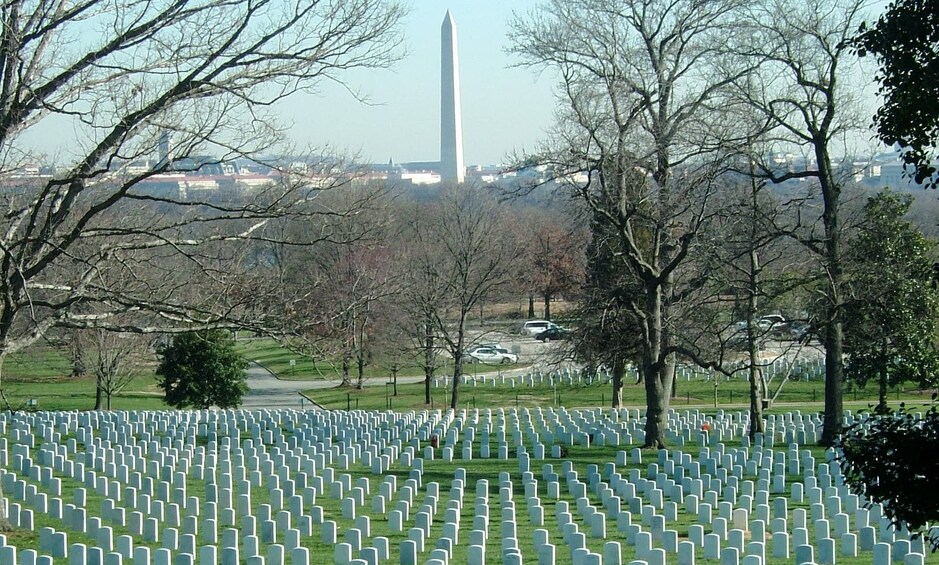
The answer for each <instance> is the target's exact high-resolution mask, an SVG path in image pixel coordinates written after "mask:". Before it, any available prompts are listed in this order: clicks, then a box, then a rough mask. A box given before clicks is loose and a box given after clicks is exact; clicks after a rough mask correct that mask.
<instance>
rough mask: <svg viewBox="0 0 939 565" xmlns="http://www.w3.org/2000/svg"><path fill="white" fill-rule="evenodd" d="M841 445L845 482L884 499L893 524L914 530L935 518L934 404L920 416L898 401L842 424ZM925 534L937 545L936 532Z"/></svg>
mask: <svg viewBox="0 0 939 565" xmlns="http://www.w3.org/2000/svg"><path fill="white" fill-rule="evenodd" d="M933 400H934V401H935V396H934V397H933ZM839 447H840V448H841V452H840V455H839V459H840V462H841V468H842V471H843V472H844V476H845V482H846V483H847V484H848V485H850V486H851V488H852V489H853V490H854V491H855V492H857V493H859V494H864V495H865V496H866V497H867V498H868V502H869V503H881V504H883V505H884V513H885V515H886V516H887V517H888V518H889V519H890V521H891V522H893V524H895V525H896V526H897V527H900V526H905V527H906V528H908V529H909V530H910V531H911V532H916V531H919V530H923V529H924V527H925V526H927V525H928V523H930V522H935V521H936V520H939V489H937V488H936V485H937V484H939V483H937V481H939V412H937V410H936V405H935V404H933V406H932V407H931V408H930V409H929V410H928V411H927V412H926V414H925V415H923V417H922V418H920V417H917V416H916V414H914V413H911V412H910V411H908V410H907V409H906V408H905V407H904V406H903V405H901V408H900V410H898V411H897V412H896V414H891V415H880V416H871V417H870V419H868V420H861V421H858V422H856V423H854V424H853V425H851V426H849V427H848V428H847V429H846V430H845V433H844V435H843V436H842V438H841V441H840V446H839ZM924 535H925V537H926V540H927V541H928V542H929V543H931V544H932V546H933V550H934V551H935V550H936V549H937V548H939V534H937V533H932V534H930V533H929V532H925V533H924Z"/></svg>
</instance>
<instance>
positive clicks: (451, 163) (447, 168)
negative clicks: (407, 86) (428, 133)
mask: <svg viewBox="0 0 939 565" xmlns="http://www.w3.org/2000/svg"><path fill="white" fill-rule="evenodd" d="M465 171H466V169H465V168H464V166H463V123H462V118H461V117H460V60H459V56H458V55H457V43H456V24H455V23H454V22H453V15H452V14H450V10H447V15H446V16H445V17H444V18H443V25H442V26H441V27H440V180H441V181H444V182H447V181H449V182H456V183H461V182H463V178H464V174H465Z"/></svg>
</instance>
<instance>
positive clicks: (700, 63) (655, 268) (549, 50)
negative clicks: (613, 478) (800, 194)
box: [510, 0, 743, 447]
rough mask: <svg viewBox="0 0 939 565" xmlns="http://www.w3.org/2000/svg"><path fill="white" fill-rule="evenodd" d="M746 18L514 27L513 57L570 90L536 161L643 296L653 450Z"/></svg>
mask: <svg viewBox="0 0 939 565" xmlns="http://www.w3.org/2000/svg"><path fill="white" fill-rule="evenodd" d="M738 6H739V3H738V2H735V1H733V0H727V1H713V0H677V1H670V2H665V1H661V0H634V1H627V2H619V1H612V0H600V1H595V0H576V1H572V2H567V1H561V0H549V1H546V2H544V3H543V4H541V5H539V6H538V7H537V8H536V9H535V10H533V11H532V12H530V13H529V14H527V15H526V16H524V17H523V16H517V17H516V18H515V19H514V20H513V21H512V22H510V28H511V30H512V31H511V34H510V35H511V37H512V39H513V41H514V46H513V47H512V51H513V52H514V53H516V54H517V55H519V56H521V58H522V60H523V63H524V64H526V65H531V66H535V67H540V68H547V69H550V70H552V71H556V72H557V74H558V76H559V78H560V80H561V83H560V87H559V91H560V98H561V104H562V106H563V108H564V112H563V115H562V116H561V120H562V129H561V130H560V131H559V132H558V135H557V138H556V139H555V140H554V141H553V142H552V143H551V144H550V146H549V147H548V148H547V149H546V151H545V155H543V156H541V158H540V159H539V160H541V161H542V162H547V163H551V164H553V165H554V168H555V171H556V176H557V178H562V179H563V178H567V179H569V183H568V186H569V187H570V188H571V189H572V190H573V191H574V193H575V194H576V195H577V196H578V197H579V198H580V199H581V200H583V201H584V202H585V203H586V205H587V206H588V207H589V208H590V209H591V210H590V212H591V213H592V214H593V215H594V216H595V217H599V218H603V220H604V221H605V222H607V223H608V224H609V226H610V228H611V230H612V231H613V232H614V233H615V234H616V236H617V238H618V239H619V243H618V247H619V251H618V255H617V256H616V257H617V259H618V260H620V261H622V262H623V264H624V266H625V267H626V269H627V272H629V273H632V274H633V275H634V276H635V277H636V281H637V282H638V284H639V285H640V287H641V288H642V291H641V296H638V297H636V298H635V300H634V301H632V304H633V306H634V308H633V316H634V322H635V324H636V326H637V330H638V332H639V333H640V335H641V336H642V345H641V354H640V357H641V372H642V374H643V380H644V383H645V389H646V404H647V410H646V427H645V444H646V446H650V447H654V446H658V447H661V446H663V445H664V444H665V437H666V436H665V432H666V425H667V411H668V406H669V398H670V396H671V393H672V388H673V385H674V367H675V362H676V357H675V355H676V351H677V349H676V339H675V335H676V331H680V315H679V313H678V310H677V309H676V308H677V306H678V304H679V302H680V301H682V300H683V299H684V298H683V296H684V295H686V294H687V292H686V291H690V288H689V289H685V290H682V289H680V288H678V287H677V286H676V283H677V282H678V281H679V280H682V279H683V277H682V276H680V275H681V273H680V270H681V268H682V265H683V264H685V262H686V259H687V258H688V257H689V254H690V253H691V251H692V246H693V244H694V243H695V239H696V237H697V234H698V233H699V231H700V230H701V229H702V227H703V225H704V223H706V222H707V219H708V216H709V213H710V212H709V210H710V208H709V200H710V194H711V191H712V190H713V186H714V184H713V181H714V179H715V178H716V174H717V172H718V169H717V168H716V167H715V165H716V164H718V161H717V160H715V159H714V153H713V152H712V149H713V148H714V147H715V146H716V145H718V143H717V140H716V139H715V138H714V134H715V132H716V131H718V130H717V129H716V128H715V127H714V123H713V122H714V121H716V120H717V119H718V118H719V117H720V112H719V108H718V107H717V106H718V104H717V100H718V98H719V96H720V95H721V94H722V92H723V91H724V90H725V89H726V88H727V87H728V85H729V84H730V83H731V82H732V81H733V80H734V79H735V78H737V76H739V75H740V74H742V72H743V71H742V70H740V69H739V68H738V67H735V66H734V65H731V64H729V62H728V61H727V60H726V59H727V56H726V53H724V52H723V49H722V46H723V45H724V44H725V43H726V40H727V38H728V37H729V36H731V35H733V34H734V33H736V29H737V27H736V25H735V22H734V21H733V19H734V16H735V14H734V9H735V8H737V7H738ZM727 69H731V70H732V72H727ZM577 173H580V174H585V175H586V176H587V180H586V181H585V182H578V181H577V180H576V179H577V177H576V176H574V175H575V174H577ZM689 282H690V280H689ZM682 284H684V283H682Z"/></svg>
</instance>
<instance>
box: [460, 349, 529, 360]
mask: <svg viewBox="0 0 939 565" xmlns="http://www.w3.org/2000/svg"><path fill="white" fill-rule="evenodd" d="M464 359H465V360H467V361H470V362H473V363H518V355H516V354H514V353H510V352H509V350H508V349H505V348H503V347H479V348H477V349H474V350H473V351H470V352H469V353H467V354H466V356H465V357H464Z"/></svg>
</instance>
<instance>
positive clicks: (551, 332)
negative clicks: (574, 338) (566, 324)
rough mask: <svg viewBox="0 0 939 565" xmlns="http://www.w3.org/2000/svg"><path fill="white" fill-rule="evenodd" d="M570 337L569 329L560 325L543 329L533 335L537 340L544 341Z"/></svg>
mask: <svg viewBox="0 0 939 565" xmlns="http://www.w3.org/2000/svg"><path fill="white" fill-rule="evenodd" d="M570 338H571V330H569V329H567V328H562V327H561V326H555V327H553V328H548V329H546V330H545V331H543V332H541V333H539V334H538V335H536V336H535V339H537V340H538V341H544V342H548V341H552V340H559V339H570Z"/></svg>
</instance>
